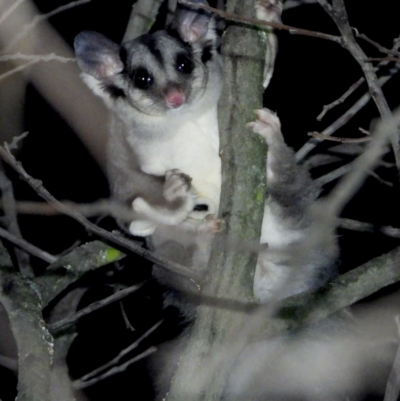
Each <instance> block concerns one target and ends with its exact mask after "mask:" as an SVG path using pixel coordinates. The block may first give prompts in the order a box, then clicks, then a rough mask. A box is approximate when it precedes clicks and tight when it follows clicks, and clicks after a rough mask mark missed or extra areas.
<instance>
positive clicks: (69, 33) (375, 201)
mask: <svg viewBox="0 0 400 401" xmlns="http://www.w3.org/2000/svg"><path fill="white" fill-rule="evenodd" d="M35 3H36V4H37V6H38V8H39V9H40V10H41V11H42V12H48V11H51V10H53V9H54V8H56V7H58V6H60V5H62V4H67V3H68V2H67V1H59V0H53V1H51V2H49V1H46V0H36V1H35ZM131 3H132V1H126V0H119V1H114V2H110V1H105V0H93V1H92V2H90V3H88V4H85V5H82V6H79V7H76V8H73V9H71V10H68V11H65V12H63V13H61V14H58V15H56V16H54V17H52V18H50V20H49V21H50V23H51V24H52V25H53V26H54V27H55V28H56V29H57V30H58V32H59V33H60V34H61V35H62V36H63V37H64V39H65V40H66V41H67V43H68V44H69V45H70V46H71V47H72V43H73V40H74V37H75V36H76V35H77V34H78V33H79V32H80V31H82V30H94V31H99V32H101V33H103V34H105V35H106V36H108V37H109V38H111V39H112V40H114V41H115V42H120V41H121V39H122V37H123V34H124V31H125V27H126V24H127V21H128V18H129V14H130V10H131ZM396 5H397V4H396V2H395V1H391V0H384V1H380V2H378V3H377V2H376V1H361V0H359V1H347V2H346V6H347V11H348V14H349V19H350V23H351V25H352V26H354V27H357V28H358V30H359V31H360V32H362V33H365V34H366V35H367V36H369V37H370V38H371V39H373V40H375V41H377V42H379V43H380V44H382V45H383V46H386V47H388V48H391V46H392V41H393V39H394V38H395V37H397V36H398V35H399V34H400V24H399V23H398V13H397V12H396V11H397V9H396ZM283 22H284V23H286V24H288V25H293V26H297V27H301V28H306V29H310V30H316V31H321V32H326V33H331V34H336V33H337V30H336V28H335V26H334V24H333V23H332V22H331V21H330V19H329V17H328V16H327V15H326V14H325V13H324V12H323V10H322V8H321V7H320V6H319V5H309V6H302V7H299V8H294V9H291V10H288V11H287V12H285V13H284V14H283ZM279 41H280V42H279V53H278V57H277V61H276V67H275V72H274V76H273V79H272V81H271V84H270V87H269V88H268V90H267V91H266V93H265V98H264V105H265V106H267V107H268V108H270V109H272V110H275V111H277V112H278V115H279V117H280V119H281V122H282V129H283V134H284V136H285V139H286V141H287V143H288V144H289V145H290V146H292V147H294V148H295V149H299V148H300V147H301V145H302V144H303V143H304V142H305V141H306V140H307V139H308V137H307V133H308V132H310V131H322V130H323V129H324V128H325V127H327V126H328V125H329V124H330V123H331V122H333V121H334V120H335V119H336V118H338V117H339V116H340V115H342V114H343V113H344V111H345V110H347V108H348V107H349V106H350V105H351V104H352V103H353V102H354V101H355V100H357V99H358V97H359V96H361V94H362V93H364V91H365V90H366V85H365V84H364V85H363V86H362V88H361V89H359V90H357V92H356V93H355V94H353V95H352V96H351V97H350V99H349V100H348V101H347V102H346V103H345V104H344V105H341V106H339V107H337V108H335V109H334V110H332V111H330V112H329V113H328V114H327V115H326V116H325V117H324V119H323V120H322V122H318V121H316V116H317V115H318V114H319V113H320V111H321V110H322V106H323V105H324V104H328V103H331V102H332V101H333V100H335V99H337V98H338V97H340V96H341V95H342V94H343V93H344V92H345V91H346V90H347V89H348V88H349V87H350V86H351V85H352V84H353V83H354V82H355V81H356V80H357V79H358V78H359V77H360V76H361V70H360V67H359V66H358V64H357V63H356V61H355V60H353V59H352V57H351V56H350V55H349V54H348V53H347V52H346V50H344V49H342V48H341V47H340V46H339V45H337V44H335V43H332V42H328V41H324V40H322V39H317V38H312V37H304V36H296V35H290V34H289V33H288V32H280V33H279ZM360 43H361V44H362V45H363V48H364V49H365V50H366V51H367V52H368V54H369V55H370V56H375V57H378V56H382V55H381V54H380V53H378V52H377V51H376V49H374V48H373V47H372V46H370V45H366V44H364V43H363V42H362V41H360ZM399 83H400V81H399V77H398V76H397V77H395V78H393V79H392V80H390V81H389V83H387V84H386V86H385V95H386V96H387V99H388V101H389V104H390V106H391V107H392V108H394V107H396V106H398V104H399V103H400V99H399V96H398V93H399ZM77 101H79V99H77ZM376 117H378V112H377V109H376V107H375V106H374V104H373V103H372V102H370V103H369V104H368V105H367V107H365V108H364V109H363V110H362V111H361V112H360V113H358V114H357V115H356V116H355V117H354V118H353V119H352V120H351V121H350V123H349V124H347V125H345V126H344V127H343V128H342V129H341V130H340V131H338V132H337V133H335V135H336V136H343V137H347V136H348V137H358V136H362V135H363V134H361V133H360V132H359V131H358V127H362V128H365V129H369V128H370V123H371V121H372V120H373V119H374V118H376ZM24 131H29V135H28V137H27V138H26V139H25V141H24V143H23V147H22V149H21V151H20V153H19V155H18V158H19V160H21V161H22V163H23V165H24V167H25V169H26V170H27V171H28V173H30V174H31V175H32V176H33V177H35V178H39V179H41V180H42V181H43V183H44V185H45V187H46V188H47V189H48V190H49V191H50V192H51V193H52V194H53V195H54V196H55V197H56V198H58V199H69V200H73V201H76V202H92V201H95V200H97V199H99V198H105V197H107V196H108V194H109V193H108V185H107V181H106V179H105V177H104V176H103V174H102V172H101V169H100V168H99V167H98V166H97V165H96V163H95V162H94V161H93V160H92V159H91V158H90V156H89V154H88V152H87V151H86V149H85V148H84V146H83V145H82V144H81V142H80V141H79V139H78V138H77V136H76V135H75V134H74V132H73V131H72V130H71V129H70V128H69V127H68V125H67V124H66V123H65V122H64V121H63V120H62V118H61V117H60V116H59V115H58V114H57V113H56V112H55V111H54V110H53V109H52V108H51V106H49V105H48V104H47V103H46V101H45V100H43V98H41V97H40V95H39V94H38V93H37V91H36V90H35V88H34V87H33V86H31V85H28V88H27V94H26V107H25V115H24ZM330 147H332V143H324V144H322V145H321V146H319V147H318V148H317V149H316V151H317V152H329V151H330V150H329V148H330ZM351 159H352V158H351V157H348V158H346V159H344V160H343V161H341V162H337V163H335V164H333V165H331V166H329V168H328V169H326V168H318V169H315V171H313V175H315V176H319V175H322V174H324V173H326V172H327V171H329V170H330V169H333V168H336V167H339V166H340V165H341V164H343V163H346V162H348V161H350V160H351ZM385 160H386V161H388V162H393V157H392V155H391V154H390V153H389V154H388V155H387V156H386V157H385ZM377 172H378V173H379V174H380V175H381V176H382V177H383V178H384V179H386V180H389V181H392V182H394V183H397V179H396V172H395V169H394V168H392V169H390V168H379V169H378V170H377ZM9 174H10V175H11V177H13V180H14V182H15V192H16V197H17V199H29V200H38V198H37V197H36V195H35V194H34V193H33V192H32V191H31V190H30V189H29V188H27V186H26V185H24V184H23V183H21V182H20V181H18V179H17V178H16V177H15V175H14V174H13V173H12V172H9ZM335 183H336V182H333V183H332V184H329V185H327V186H326V188H324V191H323V193H324V194H327V193H329V190H330V189H331V188H332V187H333V186H334V185H335ZM398 204H399V191H398V185H397V184H396V185H395V186H394V187H388V186H385V185H383V184H381V183H379V182H378V181H377V180H376V179H374V178H372V177H369V178H368V179H367V180H366V182H365V184H364V185H363V187H362V188H361V189H360V191H359V192H358V193H357V195H356V196H355V197H354V198H353V199H352V200H351V201H350V202H349V204H348V206H347V207H346V208H345V210H344V211H343V216H344V217H349V218H352V219H355V220H360V221H368V222H372V223H374V224H375V225H376V226H377V227H378V226H380V225H392V226H397V227H400V221H399V220H400V219H399V213H398ZM19 221H20V225H21V230H22V233H23V236H24V237H25V238H26V239H27V240H28V241H30V242H32V243H33V244H35V245H37V246H39V247H41V248H42V249H44V250H47V251H48V252H50V253H53V254H59V253H61V252H63V251H64V250H65V249H67V248H69V247H71V246H72V245H73V244H75V243H76V241H83V242H84V241H87V240H91V239H94V238H92V237H90V236H88V234H87V233H86V232H85V230H84V229H83V228H82V227H80V226H79V225H78V224H77V223H75V222H74V221H72V220H71V219H69V218H67V217H46V218H44V217H39V216H21V217H20V218H19ZM100 224H102V225H103V226H105V227H107V228H112V227H113V223H112V221H111V220H110V219H105V220H103V221H102V222H101V223H100ZM338 235H339V241H340V245H341V261H342V263H341V265H340V270H341V271H342V272H344V271H347V270H348V269H350V268H354V267H356V266H358V265H359V264H361V263H363V262H365V261H367V260H369V259H370V258H372V257H374V256H378V255H380V254H382V253H383V252H386V251H388V250H390V249H392V248H393V247H394V246H396V245H398V241H397V240H393V239H388V238H386V237H383V236H381V235H372V234H361V233H353V232H348V231H345V230H339V231H338ZM33 263H34V265H35V268H36V269H37V270H38V271H39V270H40V269H42V268H43V267H44V265H43V264H42V263H41V262H40V261H36V260H34V261H33ZM150 269H151V266H150V265H149V264H148V263H146V262H144V261H142V260H140V259H139V258H137V257H135V256H131V257H129V258H128V259H127V260H124V261H123V262H122V263H120V264H118V265H114V266H109V267H107V268H105V269H102V271H100V272H98V273H96V274H93V275H92V276H91V277H90V283H91V289H90V290H89V291H88V292H87V293H86V295H85V296H84V298H83V299H82V302H81V304H82V305H86V304H88V303H90V302H91V301H93V300H95V299H99V298H102V297H104V296H107V295H110V294H111V293H112V291H113V286H114V285H115V284H118V283H123V284H124V285H130V284H133V283H135V282H141V281H142V280H148V281H147V282H146V284H145V286H144V287H143V289H142V290H141V291H140V292H139V293H137V294H134V295H132V296H130V297H128V298H127V299H125V300H124V302H123V305H124V308H125V312H126V314H127V316H128V317H129V320H130V322H131V324H132V325H133V326H134V328H135V331H131V330H129V329H126V327H125V324H124V321H123V318H122V314H121V308H120V305H110V306H109V307H107V308H104V310H102V311H99V312H97V313H94V314H92V315H91V316H89V317H88V318H86V319H82V321H81V323H80V324H79V326H78V331H79V336H78V338H77V340H76V341H75V343H74V345H73V347H72V349H71V352H70V357H69V361H70V366H71V374H72V375H73V376H74V377H76V378H77V377H80V376H81V375H82V374H84V373H86V372H89V371H90V370H92V369H94V368H95V367H97V366H99V365H100V364H102V363H105V362H107V361H108V360H110V359H112V357H114V356H115V355H116V354H117V353H118V352H119V350H120V349H122V348H123V347H125V346H127V345H129V344H130V343H131V342H132V341H134V339H135V338H137V337H138V336H139V335H140V334H142V333H143V332H144V331H145V330H146V329H148V328H149V327H150V326H151V325H152V324H154V323H155V322H157V321H159V319H160V318H164V319H165V321H164V323H163V326H162V327H161V328H160V329H159V330H158V331H157V334H156V335H155V336H152V337H151V338H149V340H148V342H147V343H145V344H144V345H143V347H144V348H145V347H146V346H148V345H150V344H151V345H154V344H157V343H158V342H162V341H164V340H166V339H169V338H172V337H173V336H174V335H175V334H176V333H177V332H179V330H180V329H181V328H182V327H183V325H184V324H183V322H182V319H181V317H180V315H179V313H178V311H177V310H174V309H172V308H169V309H168V310H167V311H162V307H161V305H162V289H160V288H159V287H158V285H157V283H155V282H153V281H152V280H151V279H150ZM0 369H1V368H0ZM3 370H4V369H1V370H0V398H1V399H2V400H3V401H7V400H11V399H13V398H12V397H13V396H12V393H13V390H12V389H11V387H12V386H11V384H12V380H13V379H12V377H11V376H9V374H8V373H6V372H4V374H2V372H3ZM8 377H9V378H10V380H4V379H3V378H8ZM5 382H8V383H9V384H10V386H9V387H7V386H4V385H3V383H5ZM87 394H88V395H89V396H90V397H91V399H93V400H109V399H118V400H121V401H123V400H125V399H126V400H128V399H129V400H132V399H140V400H144V399H153V396H154V394H153V386H152V377H151V373H150V374H149V369H148V366H147V365H146V362H145V361H142V362H140V363H138V364H136V365H135V366H133V365H132V366H131V367H130V368H129V369H128V370H127V371H126V372H125V373H123V374H119V375H116V376H114V377H113V378H111V379H108V380H106V381H104V382H102V383H100V384H99V385H97V386H93V387H91V388H89V389H88V390H87Z"/></svg>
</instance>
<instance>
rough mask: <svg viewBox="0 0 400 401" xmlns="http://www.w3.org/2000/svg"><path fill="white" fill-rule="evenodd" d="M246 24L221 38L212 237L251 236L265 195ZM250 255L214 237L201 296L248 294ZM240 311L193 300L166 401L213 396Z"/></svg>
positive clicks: (238, 8)
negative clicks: (218, 188)
mask: <svg viewBox="0 0 400 401" xmlns="http://www.w3.org/2000/svg"><path fill="white" fill-rule="evenodd" d="M254 5H255V1H254V0H253V1H248V2H243V1H240V0H231V1H228V3H227V8H228V11H230V12H234V13H236V14H240V15H246V16H251V15H253V14H254ZM261 48H262V46H261V44H260V43H259V40H258V33H257V31H256V30H254V29H250V28H244V27H240V26H230V27H229V28H228V29H227V31H226V33H225V35H224V37H223V43H222V52H223V57H224V63H225V64H224V79H225V86H224V90H223V94H222V98H221V100H220V107H219V122H220V136H221V158H222V198H221V205H220V216H221V218H223V219H224V222H225V227H226V231H225V232H224V233H222V234H220V235H223V236H228V237H229V238H232V239H239V238H240V239H244V240H246V241H247V242H251V241H254V242H257V243H258V242H259V236H260V230H261V221H262V216H263V206H264V193H265V164H264V163H265V147H264V145H263V144H262V143H261V141H260V140H259V139H258V138H256V137H255V135H253V134H252V133H250V132H248V130H247V129H246V127H245V124H246V123H247V122H248V121H250V120H251V119H252V118H253V110H254V109H255V108H259V107H260V106H261V104H262V91H263V89H262V75H263V61H264V57H263V54H262V50H261ZM255 264H256V255H255V254H250V253H243V252H239V251H235V250H234V249H232V248H230V249H221V248H220V247H218V240H217V241H214V247H213V250H212V253H211V257H210V261H209V265H208V268H207V271H206V280H205V283H204V286H203V291H202V293H203V295H205V296H214V297H223V298H228V299H232V300H239V301H243V302H246V301H249V300H251V299H252V283H253V276H254V269H255ZM244 318H245V315H244V314H241V313H240V312H237V311H228V310H222V309H216V308H214V307H212V306H210V305H200V306H199V308H198V315H197V319H196V321H195V324H194V327H193V331H192V333H191V336H190V339H189V341H188V346H187V348H186V350H185V352H184V355H183V357H182V359H181V361H180V363H179V366H178V369H177V371H176V374H175V376H174V378H173V381H172V386H171V389H170V392H169V394H168V400H169V401H177V400H188V399H190V400H191V401H197V400H220V399H221V398H222V394H223V390H224V387H225V385H226V381H227V378H228V376H229V372H230V369H231V367H232V364H233V363H234V361H235V359H236V358H237V356H238V354H239V353H240V351H241V350H242V349H243V347H244V345H245V341H246V339H245V338H244V336H241V335H240V333H241V331H242V329H243V322H244V320H243V319H244Z"/></svg>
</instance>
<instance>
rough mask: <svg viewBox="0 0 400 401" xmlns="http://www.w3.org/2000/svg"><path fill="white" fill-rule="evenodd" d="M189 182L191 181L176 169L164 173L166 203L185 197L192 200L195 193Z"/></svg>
mask: <svg viewBox="0 0 400 401" xmlns="http://www.w3.org/2000/svg"><path fill="white" fill-rule="evenodd" d="M191 182H192V179H191V178H190V177H189V176H188V175H187V174H184V173H182V171H180V170H178V169H173V170H168V171H167V172H166V173H165V184H164V192H163V194H164V198H165V199H166V200H167V201H168V202H174V201H176V200H177V199H181V198H186V197H191V198H194V195H195V194H194V192H195V191H194V189H193V188H192V184H191Z"/></svg>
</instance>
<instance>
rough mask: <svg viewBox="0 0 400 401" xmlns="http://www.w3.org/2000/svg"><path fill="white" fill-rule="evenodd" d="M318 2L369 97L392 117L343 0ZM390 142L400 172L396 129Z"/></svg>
mask: <svg viewBox="0 0 400 401" xmlns="http://www.w3.org/2000/svg"><path fill="white" fill-rule="evenodd" d="M319 3H320V4H321V6H322V7H323V8H324V10H325V11H326V12H327V13H328V15H329V16H330V17H331V18H332V20H333V21H334V22H335V24H336V26H337V27H338V29H339V31H340V33H341V35H342V42H341V45H342V46H343V47H344V48H345V49H346V50H348V51H349V52H350V54H351V55H352V56H353V57H354V59H355V60H356V61H357V62H358V64H359V65H360V67H361V69H362V71H363V73H364V76H365V79H366V82H367V84H368V88H369V92H370V94H371V97H372V99H373V100H374V102H375V104H376V106H377V108H378V110H379V113H380V114H381V117H382V119H383V120H389V119H390V118H391V117H392V112H391V111H390V108H389V105H388V103H387V101H386V98H385V96H384V94H383V92H382V89H381V87H380V85H379V84H378V78H377V76H376V74H375V69H374V66H373V65H372V64H371V63H370V62H368V61H366V60H367V56H366V55H365V53H364V51H363V50H362V49H361V47H360V46H359V44H358V43H357V41H356V39H355V37H354V34H353V31H352V28H351V27H350V25H349V22H348V16H347V13H346V8H345V5H344V2H343V0H333V1H332V5H330V4H329V3H328V2H327V0H319ZM390 142H391V144H392V148H393V152H394V156H395V160H396V166H397V170H398V172H399V173H400V143H399V140H398V134H397V131H396V130H390Z"/></svg>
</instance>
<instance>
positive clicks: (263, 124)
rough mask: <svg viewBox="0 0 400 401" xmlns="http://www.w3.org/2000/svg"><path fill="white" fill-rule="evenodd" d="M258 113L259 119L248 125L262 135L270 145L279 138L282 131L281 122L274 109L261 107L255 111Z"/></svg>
mask: <svg viewBox="0 0 400 401" xmlns="http://www.w3.org/2000/svg"><path fill="white" fill-rule="evenodd" d="M254 112H255V113H256V114H257V117H258V118H257V120H256V121H253V122H250V123H247V126H248V127H250V128H252V129H253V131H254V132H255V133H257V134H259V135H261V136H262V137H263V138H264V139H265V141H266V142H267V144H268V145H270V144H271V143H272V142H273V141H275V140H276V139H277V134H278V135H279V136H281V135H280V132H281V122H280V120H279V118H278V116H277V115H276V113H274V112H273V111H271V110H269V109H266V108H264V109H260V110H255V111H254Z"/></svg>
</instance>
